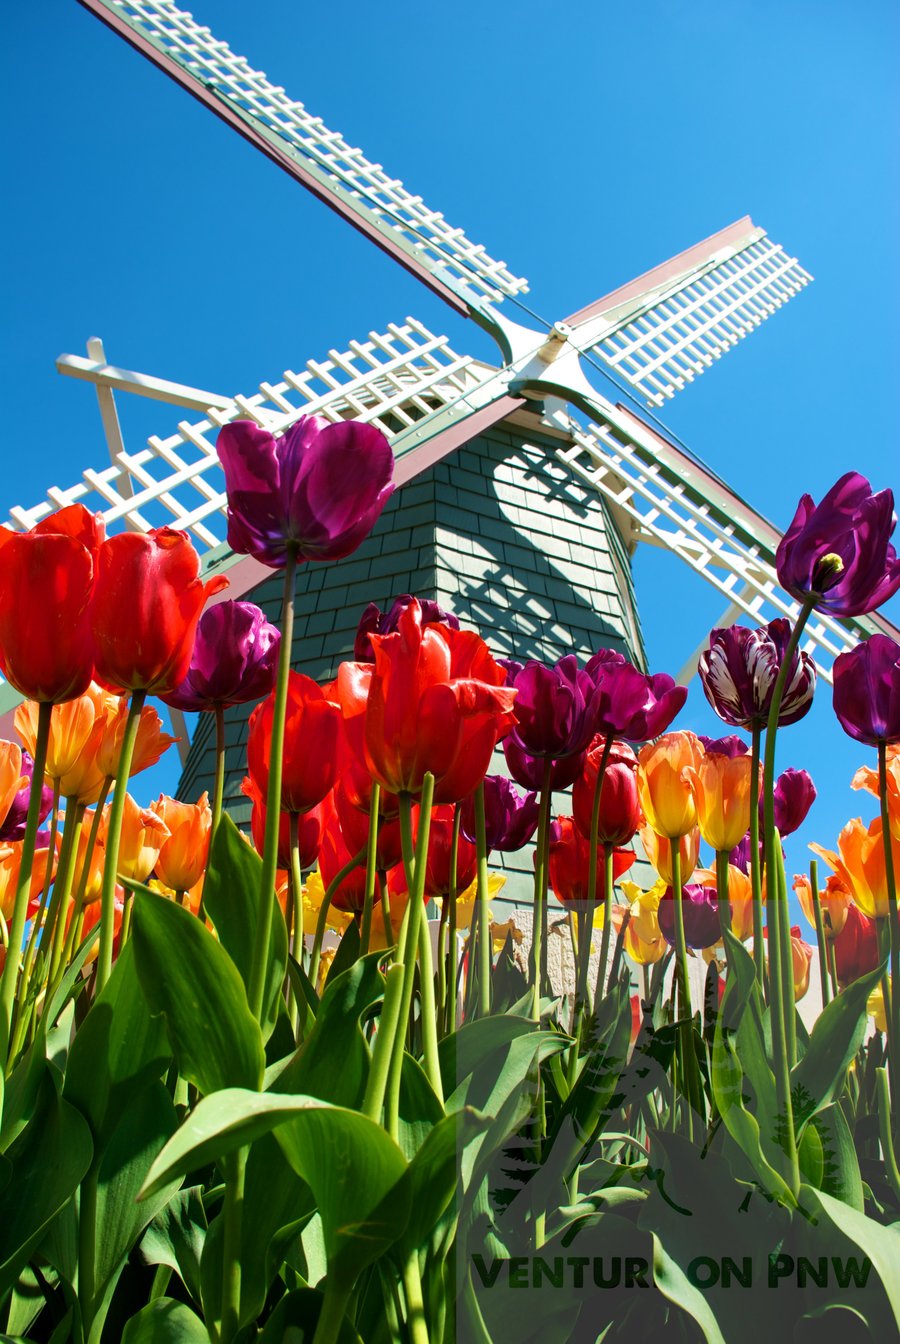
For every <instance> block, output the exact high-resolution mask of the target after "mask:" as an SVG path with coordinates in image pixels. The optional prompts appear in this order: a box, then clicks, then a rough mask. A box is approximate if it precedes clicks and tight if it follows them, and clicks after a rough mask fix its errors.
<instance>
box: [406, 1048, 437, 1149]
mask: <svg viewBox="0 0 900 1344" xmlns="http://www.w3.org/2000/svg"><path fill="white" fill-rule="evenodd" d="M443 1118H444V1108H443V1106H442V1105H441V1103H440V1102H439V1101H438V1098H437V1094H436V1093H435V1091H434V1088H433V1087H432V1086H431V1083H430V1082H429V1081H428V1078H427V1076H426V1074H425V1070H424V1069H423V1068H422V1065H421V1064H420V1063H419V1061H418V1060H417V1059H413V1057H412V1055H410V1054H409V1053H407V1052H404V1054H403V1064H402V1067H401V1070H400V1104H399V1107H398V1117H397V1119H398V1125H397V1142H398V1143H399V1145H400V1148H401V1151H402V1152H403V1155H404V1157H406V1158H407V1160H408V1161H412V1159H413V1158H414V1157H415V1155H416V1153H417V1152H418V1151H419V1149H420V1148H421V1147H422V1144H423V1143H424V1142H425V1140H426V1139H427V1138H428V1136H429V1134H431V1133H432V1131H433V1130H434V1126H435V1125H436V1124H438V1122H439V1121H440V1120H442V1119H443Z"/></svg>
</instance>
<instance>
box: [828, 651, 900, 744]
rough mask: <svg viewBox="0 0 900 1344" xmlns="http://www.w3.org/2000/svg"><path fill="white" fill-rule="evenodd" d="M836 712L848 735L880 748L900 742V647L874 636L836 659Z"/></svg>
mask: <svg viewBox="0 0 900 1344" xmlns="http://www.w3.org/2000/svg"><path fill="white" fill-rule="evenodd" d="M834 712H835V714H836V715H837V716H838V719H839V720H840V724H841V727H842V728H843V730H844V732H845V733H849V735H850V736H851V737H853V738H855V739H856V741H857V742H865V743H868V745H869V746H872V747H877V746H878V745H879V743H884V742H900V644H898V643H897V642H896V640H893V639H891V638H889V636H887V635H871V636H870V637H869V638H868V639H866V640H863V642H862V643H861V644H857V646H856V648H855V649H851V650H850V652H849V653H840V654H838V656H837V658H835V660H834Z"/></svg>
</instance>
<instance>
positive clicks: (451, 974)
mask: <svg viewBox="0 0 900 1344" xmlns="http://www.w3.org/2000/svg"><path fill="white" fill-rule="evenodd" d="M461 823H462V808H461V807H460V805H459V803H457V804H456V806H455V808H454V809H453V835H452V839H451V841H450V890H449V892H448V896H447V899H448V902H449V905H450V909H449V912H448V915H449V918H448V930H447V973H446V974H447V1000H446V1007H445V1010H444V1031H445V1033H447V1034H449V1033H450V1032H452V1031H455V1030H456V1005H457V994H458V986H459V975H458V974H457V971H458V961H459V948H458V947H457V944H456V917H457V908H456V899H457V896H458V885H459V884H458V880H457V878H458V873H459V829H460V825H461Z"/></svg>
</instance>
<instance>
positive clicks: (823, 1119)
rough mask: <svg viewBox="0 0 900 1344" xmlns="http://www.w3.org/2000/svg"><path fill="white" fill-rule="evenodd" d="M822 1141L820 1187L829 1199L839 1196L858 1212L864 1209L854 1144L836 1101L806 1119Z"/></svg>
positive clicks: (838, 1197) (860, 1178) (845, 1119)
mask: <svg viewBox="0 0 900 1344" xmlns="http://www.w3.org/2000/svg"><path fill="white" fill-rule="evenodd" d="M810 1125H814V1126H815V1128H816V1132H817V1133H818V1135H819V1138H820V1140H821V1143H822V1158H823V1163H824V1169H823V1172H822V1183H821V1187H820V1188H821V1189H822V1190H824V1191H825V1193H826V1194H827V1195H831V1196H832V1198H833V1199H841V1200H843V1201H844V1203H845V1204H849V1205H850V1207H851V1208H853V1209H856V1210H857V1212H858V1213H862V1212H863V1211H864V1207H865V1202H864V1199H863V1186H862V1176H861V1175H860V1170H859V1159H858V1158H857V1156H856V1145H855V1143H854V1142H853V1135H852V1134H851V1133H850V1126H849V1125H848V1124H847V1118H846V1116H845V1115H844V1112H843V1110H842V1109H841V1107H840V1105H839V1104H835V1105H832V1106H826V1107H825V1108H824V1110H821V1111H819V1112H818V1114H817V1115H814V1116H813V1118H812V1120H811V1121H810Z"/></svg>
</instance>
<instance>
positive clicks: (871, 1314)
mask: <svg viewBox="0 0 900 1344" xmlns="http://www.w3.org/2000/svg"><path fill="white" fill-rule="evenodd" d="M800 1207H801V1209H802V1211H803V1212H804V1213H805V1215H806V1219H807V1221H806V1223H805V1224H804V1226H803V1230H802V1245H801V1246H799V1247H798V1249H799V1251H800V1252H801V1253H802V1254H804V1255H809V1256H810V1257H815V1256H818V1255H825V1256H828V1257H829V1259H831V1262H832V1266H833V1265H834V1259H833V1258H834V1257H837V1258H838V1259H839V1260H840V1261H841V1262H843V1263H844V1264H845V1265H846V1263H847V1260H848V1259H849V1257H851V1256H854V1254H855V1256H856V1259H857V1262H858V1263H859V1262H863V1261H865V1260H868V1261H869V1263H870V1266H871V1268H870V1270H869V1274H868V1279H867V1281H866V1284H865V1288H864V1289H863V1288H861V1287H852V1286H847V1287H845V1288H841V1287H840V1286H839V1284H838V1283H836V1282H835V1278H836V1275H833V1276H832V1277H830V1278H829V1281H828V1286H829V1290H830V1292H829V1296H830V1297H831V1299H832V1300H834V1301H837V1302H840V1303H841V1305H852V1306H853V1307H854V1308H855V1310H856V1311H858V1312H859V1313H860V1314H861V1315H862V1316H864V1318H865V1320H866V1323H867V1324H868V1327H869V1329H870V1331H871V1332H872V1336H873V1338H875V1339H885V1340H886V1339H896V1338H897V1336H898V1334H900V1231H898V1230H897V1228H895V1227H883V1226H882V1225H881V1224H880V1223H876V1222H875V1220H874V1218H867V1217H866V1215H865V1214H864V1213H859V1212H857V1210H856V1209H851V1208H850V1207H849V1206H848V1205H847V1204H844V1203H842V1202H841V1201H840V1200H837V1199H833V1198H832V1197H831V1195H827V1194H825V1193H824V1191H822V1190H813V1188H812V1187H811V1186H808V1185H803V1186H801V1187H800ZM860 1252H862V1255H861V1256H860V1254H859V1253H860ZM845 1295H849V1302H848V1301H847V1296H845Z"/></svg>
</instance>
